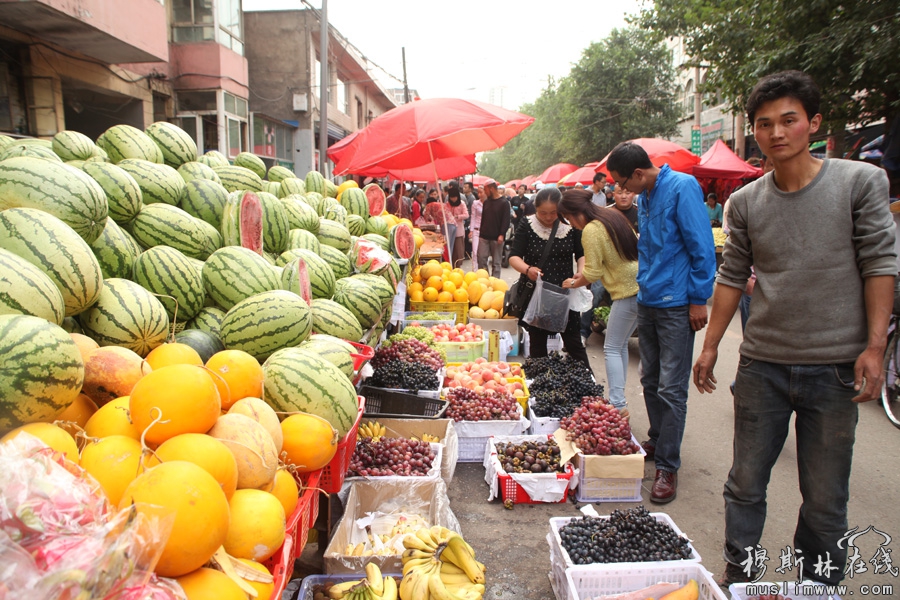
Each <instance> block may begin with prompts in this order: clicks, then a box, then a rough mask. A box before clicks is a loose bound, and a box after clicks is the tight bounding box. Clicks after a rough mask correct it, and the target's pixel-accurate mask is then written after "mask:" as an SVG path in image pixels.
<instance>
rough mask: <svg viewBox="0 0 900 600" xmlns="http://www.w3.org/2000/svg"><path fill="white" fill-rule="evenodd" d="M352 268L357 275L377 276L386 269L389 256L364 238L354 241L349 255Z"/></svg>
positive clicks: (389, 259) (389, 260)
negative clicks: (372, 274)
mask: <svg viewBox="0 0 900 600" xmlns="http://www.w3.org/2000/svg"><path fill="white" fill-rule="evenodd" d="M351 258H352V259H353V268H354V269H355V270H356V272H357V273H374V274H379V273H382V272H384V270H385V269H387V268H388V265H389V264H390V262H391V255H390V254H388V253H387V252H385V251H384V250H383V249H382V248H381V247H380V246H378V245H377V244H376V243H375V242H371V241H369V240H367V239H365V238H360V239H358V240H356V243H355V244H354V245H353V251H352V253H351Z"/></svg>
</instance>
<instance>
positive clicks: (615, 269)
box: [558, 189, 638, 416]
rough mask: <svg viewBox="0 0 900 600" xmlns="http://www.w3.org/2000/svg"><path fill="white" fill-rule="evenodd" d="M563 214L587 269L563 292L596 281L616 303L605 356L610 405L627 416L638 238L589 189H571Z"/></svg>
mask: <svg viewBox="0 0 900 600" xmlns="http://www.w3.org/2000/svg"><path fill="white" fill-rule="evenodd" d="M558 211H559V215H560V216H561V217H563V218H565V219H566V220H567V221H568V222H569V223H570V224H571V225H572V226H573V227H575V228H576V229H580V230H582V231H581V245H582V247H583V248H584V270H583V271H582V273H581V274H580V275H576V276H575V277H573V278H571V279H566V280H565V281H563V287H565V288H576V287H580V286H586V285H590V284H591V283H593V282H595V281H597V280H598V279H599V280H600V281H602V282H603V287H605V288H606V291H608V292H609V295H610V297H611V298H612V300H613V304H612V307H611V308H610V311H609V319H608V320H607V326H606V339H605V341H604V342H603V353H604V355H605V359H606V380H607V386H608V387H609V401H610V403H612V405H613V406H615V407H616V408H618V409H619V411H620V412H621V413H622V414H623V415H625V416H627V415H628V409H627V403H626V400H625V375H626V373H627V372H628V339H629V338H630V337H631V334H632V333H634V330H635V328H636V327H637V293H638V284H637V272H638V250H637V236H636V235H635V232H634V229H632V227H631V223H629V221H628V218H627V217H625V216H624V215H623V214H622V213H621V212H620V211H618V210H615V209H609V208H605V207H601V206H598V205H596V204H594V203H593V202H592V196H591V193H590V192H589V191H587V190H577V189H576V190H568V191H566V192H564V193H563V195H562V200H560V202H559V208H558Z"/></svg>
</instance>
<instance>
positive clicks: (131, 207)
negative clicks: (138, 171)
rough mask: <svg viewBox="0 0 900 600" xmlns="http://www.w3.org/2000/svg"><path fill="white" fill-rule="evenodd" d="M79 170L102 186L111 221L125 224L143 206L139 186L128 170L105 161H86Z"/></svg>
mask: <svg viewBox="0 0 900 600" xmlns="http://www.w3.org/2000/svg"><path fill="white" fill-rule="evenodd" d="M81 170H82V171H84V172H85V173H87V174H88V175H89V176H90V177H91V178H92V179H93V180H94V181H96V182H97V184H99V185H100V187H101V188H103V191H104V193H105V194H106V201H107V203H108V204H109V216H110V217H112V219H113V221H115V222H116V223H118V224H120V225H125V224H126V223H129V222H130V221H131V220H132V219H133V218H135V217H136V216H137V214H138V213H139V212H141V208H143V207H144V200H143V194H142V193H141V187H140V186H139V185H138V183H137V181H135V180H134V177H132V176H131V175H130V174H129V173H128V171H126V170H125V169H122V168H121V167H118V166H116V165H114V164H112V163H107V162H86V163H84V165H83V166H82V167H81Z"/></svg>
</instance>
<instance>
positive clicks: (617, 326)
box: [603, 296, 638, 410]
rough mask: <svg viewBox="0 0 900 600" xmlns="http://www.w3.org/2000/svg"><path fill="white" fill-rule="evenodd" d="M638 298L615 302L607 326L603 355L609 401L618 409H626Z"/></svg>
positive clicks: (610, 310) (632, 297) (633, 297)
mask: <svg viewBox="0 0 900 600" xmlns="http://www.w3.org/2000/svg"><path fill="white" fill-rule="evenodd" d="M637 310H638V309H637V296H631V297H630V298H622V299H621V300H614V301H613V304H612V308H610V309H609V321H608V322H607V324H606V340H605V341H604V342H603V354H604V359H605V361H606V383H607V385H608V386H609V391H608V393H609V401H610V402H611V403H612V405H613V406H615V407H616V408H618V409H620V410H621V409H623V408H625V405H626V402H625V374H626V373H628V340H629V338H631V334H632V333H634V329H635V327H637Z"/></svg>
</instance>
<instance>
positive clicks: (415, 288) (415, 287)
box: [409, 281, 425, 296]
mask: <svg viewBox="0 0 900 600" xmlns="http://www.w3.org/2000/svg"><path fill="white" fill-rule="evenodd" d="M423 289H425V286H423V285H422V284H421V283H419V282H418V281H416V282H413V283H411V284H410V285H409V295H410V296H412V293H413V292H421V291H422V290H423Z"/></svg>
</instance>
